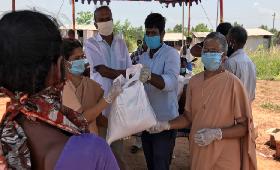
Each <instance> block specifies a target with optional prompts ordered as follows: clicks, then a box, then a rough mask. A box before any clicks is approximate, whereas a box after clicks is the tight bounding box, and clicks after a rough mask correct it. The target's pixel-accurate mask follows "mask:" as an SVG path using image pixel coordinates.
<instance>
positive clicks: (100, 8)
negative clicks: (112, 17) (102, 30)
mask: <svg viewBox="0 0 280 170" xmlns="http://www.w3.org/2000/svg"><path fill="white" fill-rule="evenodd" d="M103 9H106V10H108V11H110V13H111V14H112V11H111V9H110V7H109V6H101V7H98V8H96V9H95V11H94V20H95V21H96V14H97V12H99V11H101V10H103Z"/></svg>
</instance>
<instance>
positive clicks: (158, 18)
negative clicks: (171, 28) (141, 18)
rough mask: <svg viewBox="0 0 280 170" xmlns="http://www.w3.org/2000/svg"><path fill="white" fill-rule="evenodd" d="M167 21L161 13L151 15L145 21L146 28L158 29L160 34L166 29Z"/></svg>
mask: <svg viewBox="0 0 280 170" xmlns="http://www.w3.org/2000/svg"><path fill="white" fill-rule="evenodd" d="M165 22H166V19H165V18H164V17H163V16H162V15H161V14H159V13H151V14H150V15H148V16H147V18H146V20H145V28H158V29H159V33H162V32H163V31H164V29H165Z"/></svg>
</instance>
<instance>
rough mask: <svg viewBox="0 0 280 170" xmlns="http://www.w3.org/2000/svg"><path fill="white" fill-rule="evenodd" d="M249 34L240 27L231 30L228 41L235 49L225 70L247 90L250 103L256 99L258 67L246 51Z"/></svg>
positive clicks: (226, 63) (227, 61)
mask: <svg viewBox="0 0 280 170" xmlns="http://www.w3.org/2000/svg"><path fill="white" fill-rule="evenodd" d="M247 37H248V35H247V32H246V30H245V29H244V28H242V27H240V26H235V27H233V28H232V29H230V30H229V33H228V35H227V41H228V44H229V46H230V47H231V48H232V49H233V54H232V55H230V56H228V57H229V58H228V59H227V60H226V62H225V69H227V70H228V71H230V72H232V73H233V74H234V75H236V76H237V77H238V78H239V79H240V80H241V82H242V83H243V85H244V87H245V88H246V90H247V95H248V98H249V101H250V103H252V102H253V100H254V99H255V90H256V66H255V64H254V63H253V62H252V60H251V59H250V57H249V56H248V55H247V54H246V52H245V51H244V49H243V48H244V45H245V44H246V41H247Z"/></svg>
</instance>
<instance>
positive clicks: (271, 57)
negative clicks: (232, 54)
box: [193, 46, 280, 80]
mask: <svg viewBox="0 0 280 170" xmlns="http://www.w3.org/2000/svg"><path fill="white" fill-rule="evenodd" d="M247 53H248V55H249V56H250V58H251V59H252V61H253V62H254V63H255V65H256V69H257V79H259V80H280V48H276V47H272V48H270V49H265V48H263V47H262V46H260V47H259V48H258V49H257V50H256V51H250V52H247ZM201 71H203V64H202V63H201V59H200V58H198V60H197V61H196V62H195V68H194V69H193V72H194V74H197V73H199V72H201Z"/></svg>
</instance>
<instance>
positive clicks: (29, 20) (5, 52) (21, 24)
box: [0, 11, 62, 94]
mask: <svg viewBox="0 0 280 170" xmlns="http://www.w3.org/2000/svg"><path fill="white" fill-rule="evenodd" d="M0 35H1V36H0V63H1V65H0V86H3V87H5V88H7V89H8V90H10V91H13V92H15V91H21V92H26V93H29V94H34V93H37V92H39V91H41V90H43V89H44V88H46V87H45V81H46V78H47V75H48V73H49V70H50V68H51V65H52V64H56V63H57V61H58V59H59V56H60V45H61V42H62V39H61V35H60V32H59V29H58V26H57V23H55V21H54V20H51V19H50V17H48V16H46V15H44V14H41V13H38V12H32V11H17V12H12V13H8V14H6V15H4V16H3V17H2V19H1V20H0Z"/></svg>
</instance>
